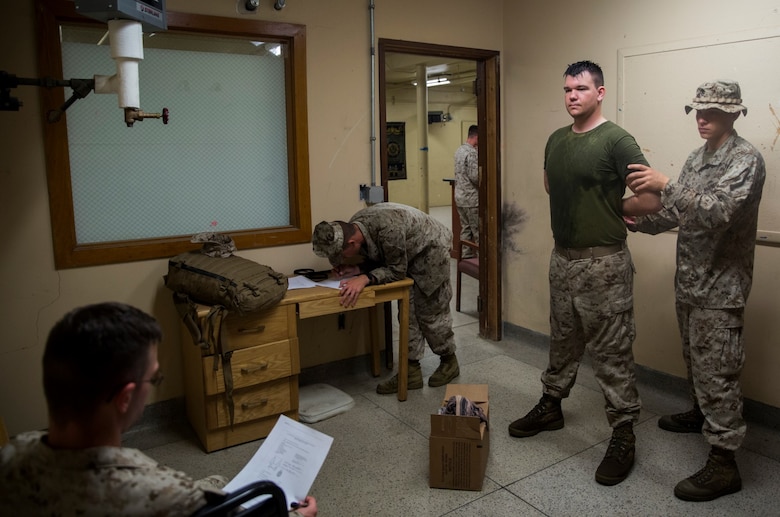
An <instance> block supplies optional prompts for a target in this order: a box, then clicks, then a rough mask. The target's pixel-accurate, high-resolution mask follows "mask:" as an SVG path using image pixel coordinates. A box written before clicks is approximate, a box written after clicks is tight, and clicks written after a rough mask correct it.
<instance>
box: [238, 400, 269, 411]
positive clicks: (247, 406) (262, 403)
mask: <svg viewBox="0 0 780 517" xmlns="http://www.w3.org/2000/svg"><path fill="white" fill-rule="evenodd" d="M267 405H268V399H261V400H259V401H258V402H243V403H242V404H241V409H243V410H244V411H246V410H247V409H252V408H256V407H261V406H267Z"/></svg>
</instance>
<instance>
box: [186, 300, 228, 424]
mask: <svg viewBox="0 0 780 517" xmlns="http://www.w3.org/2000/svg"><path fill="white" fill-rule="evenodd" d="M173 303H174V305H175V306H176V311H177V312H178V313H179V316H180V317H181V319H182V322H184V326H185V327H186V328H187V330H188V331H189V333H190V335H191V336H192V341H193V342H194V343H195V344H197V345H198V346H200V348H201V349H203V350H206V351H209V352H214V371H215V372H216V371H218V370H219V367H220V364H221V365H222V376H223V378H224V380H225V403H226V404H227V407H228V415H229V416H230V429H231V430H232V429H233V423H234V421H235V404H234V401H233V369H232V368H231V365H230V360H231V359H232V357H233V350H232V349H231V347H230V344H229V343H228V338H227V325H225V324H224V322H225V318H227V316H228V314H229V313H230V311H228V310H227V309H226V308H225V307H223V306H221V305H214V306H212V307H211V309H209V312H208V314H207V315H206V317H205V318H203V320H202V322H200V323H199V320H198V314H197V306H196V305H195V303H193V302H192V300H190V298H189V296H187V295H186V294H181V293H173Z"/></svg>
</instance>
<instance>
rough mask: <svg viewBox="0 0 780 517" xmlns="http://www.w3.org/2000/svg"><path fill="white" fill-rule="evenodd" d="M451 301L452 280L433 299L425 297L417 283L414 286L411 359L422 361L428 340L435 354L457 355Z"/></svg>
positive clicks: (436, 292)
mask: <svg viewBox="0 0 780 517" xmlns="http://www.w3.org/2000/svg"><path fill="white" fill-rule="evenodd" d="M450 300H452V285H451V284H450V281H449V279H447V280H446V281H445V282H444V283H443V284H441V285H440V286H439V287H438V289H436V290H435V291H433V292H432V293H431V295H430V296H426V295H425V293H423V292H422V291H421V290H420V289H419V288H418V287H417V284H416V283H415V284H414V285H412V287H411V291H410V293H409V360H411V361H419V360H420V359H422V358H423V355H425V341H426V340H427V341H428V346H430V347H431V350H432V351H433V353H435V354H436V355H447V354H454V353H455V334H454V333H453V332H452V313H451V311H450ZM399 317H400V315H399Z"/></svg>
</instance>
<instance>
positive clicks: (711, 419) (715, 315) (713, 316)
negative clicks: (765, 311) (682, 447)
mask: <svg viewBox="0 0 780 517" xmlns="http://www.w3.org/2000/svg"><path fill="white" fill-rule="evenodd" d="M677 321H678V323H679V325H680V336H681V337H682V347H683V359H685V366H686V367H687V369H688V381H689V383H690V387H691V396H692V397H693V400H694V401H696V402H698V404H699V408H701V411H702V413H703V414H704V426H703V427H702V434H703V435H704V437H705V438H706V439H707V442H709V444H710V445H715V446H717V447H721V448H723V449H729V450H736V449H738V448H739V447H740V445H742V440H743V439H744V438H745V432H746V430H747V426H746V425H745V420H744V418H743V417H742V388H741V386H740V384H739V376H740V373H741V372H742V366H743V365H744V363H745V350H744V348H743V346H742V327H743V325H744V309H743V308H738V309H702V308H699V307H693V306H691V305H688V304H685V303H680V302H677Z"/></svg>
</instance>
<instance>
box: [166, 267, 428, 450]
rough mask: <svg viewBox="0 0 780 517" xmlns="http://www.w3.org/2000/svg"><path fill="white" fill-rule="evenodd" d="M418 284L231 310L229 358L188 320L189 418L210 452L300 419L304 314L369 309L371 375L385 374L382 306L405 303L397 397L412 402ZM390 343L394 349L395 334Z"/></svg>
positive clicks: (298, 295) (297, 296) (225, 326)
mask: <svg viewBox="0 0 780 517" xmlns="http://www.w3.org/2000/svg"><path fill="white" fill-rule="evenodd" d="M412 284H413V282H412V280H411V279H404V280H401V281H399V282H393V283H390V284H384V285H375V286H370V287H366V288H365V289H364V290H363V292H361V293H360V296H359V297H358V300H357V304H356V305H355V307H352V308H345V307H342V306H341V305H340V304H339V291H338V290H337V289H329V288H327V287H312V288H309V289H293V290H290V291H287V294H286V295H285V297H284V298H283V299H282V300H281V301H280V302H279V304H277V305H275V306H274V307H271V308H269V309H267V310H263V311H257V312H252V313H246V314H238V313H232V314H228V316H226V317H225V318H224V320H223V322H222V327H221V332H220V335H221V336H222V337H221V338H220V339H226V340H227V342H228V343H229V344H230V349H231V350H232V351H231V352H229V355H228V354H226V356H227V360H224V359H226V357H225V356H220V355H219V353H218V351H217V350H215V349H214V346H213V344H212V346H209V347H208V348H207V349H204V348H201V347H199V346H196V345H195V344H193V342H192V337H191V335H190V333H189V331H188V330H187V329H186V327H185V326H184V325H182V331H181V332H182V358H183V362H184V393H185V398H186V406H187V417H188V419H189V421H190V423H191V424H192V426H193V428H194V429H195V432H196V433H197V435H198V438H199V439H200V441H201V443H202V444H203V447H204V448H205V449H206V451H207V452H211V451H214V450H217V449H223V448H225V447H229V446H231V445H237V444H240V443H245V442H248V441H251V440H257V439H259V438H264V437H266V436H268V433H269V432H270V431H271V429H272V428H273V426H274V425H275V424H276V421H277V420H278V418H279V415H281V414H283V415H286V416H288V417H290V418H293V419H296V420H297V418H298V399H299V393H298V376H299V374H300V372H301V361H300V351H299V347H298V323H299V321H300V320H302V319H306V318H314V317H316V316H323V315H326V314H339V313H342V312H349V311H354V310H358V309H368V310H369V311H370V318H369V323H370V329H369V330H370V334H371V354H372V362H371V372H372V373H373V374H374V376H378V375H379V374H380V371H381V368H380V344H381V343H382V342H384V341H385V339H384V328H383V327H382V326H381V325H379V315H380V310H379V309H380V308H381V307H382V306H383V305H384V303H385V302H389V301H392V300H398V301H399V304H398V308H399V336H398V337H399V339H398V400H401V401H403V400H406V397H407V388H408V387H407V376H408V374H409V362H408V358H409V289H410V287H411V286H412ZM211 309H212V307H210V306H206V305H199V306H198V309H197V317H198V320H199V326H200V327H201V329H202V330H203V329H207V328H209V326H208V325H206V324H205V322H206V320H207V319H208V317H209V313H210V311H211ZM388 312H389V311H388ZM388 323H389V322H388ZM212 332H213V329H212ZM387 345H388V346H389V347H390V350H392V347H393V343H392V336H391V339H390V340H389V342H388V343H387ZM389 366H390V367H392V364H390V365H389ZM228 369H229V372H228V371H227V370H228ZM226 373H227V374H229V375H228V376H229V378H230V379H231V380H232V390H230V389H228V387H227V385H226V382H225V378H226ZM228 400H230V401H232V406H231V404H230V402H228ZM231 407H232V412H231Z"/></svg>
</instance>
